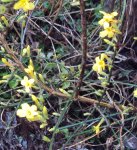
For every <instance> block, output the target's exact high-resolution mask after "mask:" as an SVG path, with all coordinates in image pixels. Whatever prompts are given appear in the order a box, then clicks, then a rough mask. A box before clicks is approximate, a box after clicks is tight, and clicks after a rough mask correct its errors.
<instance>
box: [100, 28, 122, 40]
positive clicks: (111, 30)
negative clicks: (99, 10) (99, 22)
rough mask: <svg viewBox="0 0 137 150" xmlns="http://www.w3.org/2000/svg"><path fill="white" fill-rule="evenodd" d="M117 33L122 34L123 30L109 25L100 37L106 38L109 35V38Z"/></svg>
mask: <svg viewBox="0 0 137 150" xmlns="http://www.w3.org/2000/svg"><path fill="white" fill-rule="evenodd" d="M116 33H117V34H121V32H120V31H119V30H117V29H115V28H113V27H107V28H105V29H104V31H101V32H100V35H99V36H100V37H101V38H104V37H106V36H107V37H108V38H113V37H115V35H116Z"/></svg>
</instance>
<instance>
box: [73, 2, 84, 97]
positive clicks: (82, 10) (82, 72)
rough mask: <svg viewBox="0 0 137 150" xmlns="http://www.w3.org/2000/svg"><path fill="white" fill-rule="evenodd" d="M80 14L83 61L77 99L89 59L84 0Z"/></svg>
mask: <svg viewBox="0 0 137 150" xmlns="http://www.w3.org/2000/svg"><path fill="white" fill-rule="evenodd" d="M80 14H81V27H82V35H81V38H82V63H81V73H80V78H79V81H78V83H77V87H76V93H75V99H77V97H78V95H79V91H80V87H81V85H82V81H83V77H84V72H85V67H86V59H87V29H86V15H85V3H84V1H83V0H80Z"/></svg>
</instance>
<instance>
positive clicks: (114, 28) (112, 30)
mask: <svg viewBox="0 0 137 150" xmlns="http://www.w3.org/2000/svg"><path fill="white" fill-rule="evenodd" d="M100 13H102V14H103V18H102V19H101V20H100V21H99V22H98V23H99V25H100V26H102V27H103V29H104V30H103V31H101V32H100V37H101V38H105V37H108V38H114V37H116V35H117V34H121V32H120V31H119V29H118V22H119V21H118V20H117V19H115V17H116V16H117V15H118V13H117V12H112V13H110V14H109V13H106V12H104V11H100Z"/></svg>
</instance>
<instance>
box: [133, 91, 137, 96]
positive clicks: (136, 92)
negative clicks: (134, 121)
mask: <svg viewBox="0 0 137 150" xmlns="http://www.w3.org/2000/svg"><path fill="white" fill-rule="evenodd" d="M133 95H134V97H137V89H136V90H134V92H133Z"/></svg>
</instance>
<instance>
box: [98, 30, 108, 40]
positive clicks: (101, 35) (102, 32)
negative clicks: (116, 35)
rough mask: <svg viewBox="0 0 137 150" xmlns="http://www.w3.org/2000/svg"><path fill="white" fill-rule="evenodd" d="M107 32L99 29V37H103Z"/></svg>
mask: <svg viewBox="0 0 137 150" xmlns="http://www.w3.org/2000/svg"><path fill="white" fill-rule="evenodd" d="M107 34H108V33H107V31H106V30H104V31H101V32H100V34H99V36H100V37H101V38H104V37H106V36H107Z"/></svg>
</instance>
